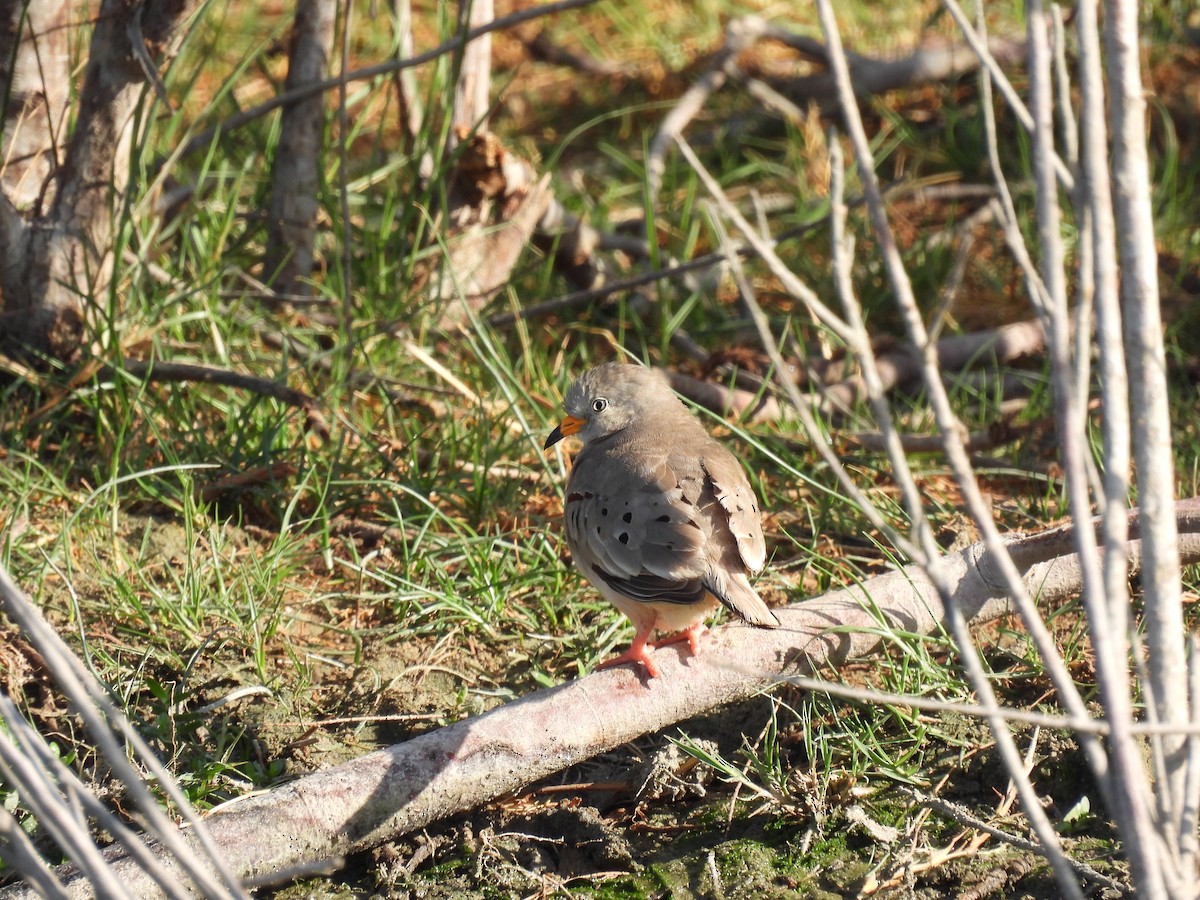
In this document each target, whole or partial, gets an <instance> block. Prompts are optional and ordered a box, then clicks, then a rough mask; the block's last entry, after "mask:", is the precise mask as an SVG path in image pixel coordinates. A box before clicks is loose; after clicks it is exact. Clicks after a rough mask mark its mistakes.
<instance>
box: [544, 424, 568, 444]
mask: <svg viewBox="0 0 1200 900" xmlns="http://www.w3.org/2000/svg"><path fill="white" fill-rule="evenodd" d="M562 439H563V433H562V426H561V425H559V426H558V427H557V428H555V429H554V430H553V431H552V432H550V436H549V437H547V438H546V443H544V444H542V449H543V450H549V449H550V448H551V447H553V446H554V445H555V444H557V443H558V442H559V441H561V440H562Z"/></svg>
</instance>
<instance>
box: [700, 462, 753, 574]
mask: <svg viewBox="0 0 1200 900" xmlns="http://www.w3.org/2000/svg"><path fill="white" fill-rule="evenodd" d="M700 464H701V466H702V467H703V468H704V471H705V473H706V474H707V476H708V481H709V483H710V484H711V485H712V488H713V491H714V492H715V493H716V495H717V503H718V504H719V505H720V507H721V509H722V510H724V513H725V527H726V528H727V529H728V531H729V533H730V534H731V535H732V536H733V539H734V542H735V543H736V545H737V550H738V554H739V555H740V556H741V559H742V562H743V563H744V564H745V566H746V568H747V569H749V570H750V571H751V572H759V571H762V567H763V566H764V565H765V564H766V562H767V544H766V541H764V540H763V532H762V516H761V515H760V514H759V511H758V499H757V498H756V497H755V496H754V489H753V488H752V487H750V482H749V481H747V480H746V473H745V472H744V471H743V470H742V466H741V463H739V462H738V461H737V459H736V458H735V457H734V456H733V454H732V453H729V452H728V451H726V450H725V448H724V447H720V446H717V445H714V446H713V448H712V449H711V450H709V451H707V452H705V454H704V456H702V457H701V461H700Z"/></svg>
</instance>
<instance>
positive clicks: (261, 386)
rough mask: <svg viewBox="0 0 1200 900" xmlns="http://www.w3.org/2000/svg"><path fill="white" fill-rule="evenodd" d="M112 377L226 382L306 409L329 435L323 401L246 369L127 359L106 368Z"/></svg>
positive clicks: (310, 423) (315, 425) (324, 434)
mask: <svg viewBox="0 0 1200 900" xmlns="http://www.w3.org/2000/svg"><path fill="white" fill-rule="evenodd" d="M106 371H107V374H108V376H109V377H115V376H117V375H119V374H120V373H122V372H124V373H127V374H129V375H133V376H134V377H136V378H145V379H147V380H148V381H173V382H201V383H205V384H223V385H225V386H226V387H235V388H240V389H242V390H248V391H253V392H254V393H256V394H261V395H263V396H264V397H271V398H273V399H275V400H279V401H282V402H283V403H286V404H288V405H289V406H296V407H299V408H300V409H302V410H304V412H305V415H306V416H307V418H308V427H309V428H311V429H312V430H313V431H314V432H316V433H317V434H319V435H320V436H321V437H324V438H327V437H329V423H328V422H326V421H325V417H324V415H323V414H322V413H321V409H320V404H319V403H318V402H317V401H316V400H315V399H313V398H312V397H310V396H309V395H308V394H306V393H304V392H303V391H299V390H296V389H295V388H292V387H288V386H287V385H286V384H280V383H279V382H278V381H271V380H270V379H269V378H261V377H259V376H257V375H250V374H247V373H245V372H232V371H230V370H229V369H218V368H216V367H214V366H201V365H196V364H194V363H172V362H158V361H155V360H140V359H127V360H125V361H124V362H123V363H122V364H121V367H120V368H119V369H116V368H109V369H107V370H106Z"/></svg>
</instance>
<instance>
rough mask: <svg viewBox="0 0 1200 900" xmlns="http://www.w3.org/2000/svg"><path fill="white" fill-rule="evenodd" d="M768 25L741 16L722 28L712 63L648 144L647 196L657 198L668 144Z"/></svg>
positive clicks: (676, 105) (720, 84)
mask: <svg viewBox="0 0 1200 900" xmlns="http://www.w3.org/2000/svg"><path fill="white" fill-rule="evenodd" d="M766 27H767V23H766V21H765V20H764V19H762V18H760V17H759V16H740V17H738V18H736V19H731V20H730V21H729V24H728V25H727V26H726V27H725V42H724V43H723V44H722V45H721V48H720V49H719V50H718V51H717V52H716V53H715V54H713V58H712V61H711V62H710V63H709V65H708V68H707V69H705V71H704V74H703V75H701V76H700V78H699V79H697V81H696V83H695V84H693V85H692V86H691V87H689V88H688V89H687V91H685V92H684V94H683V96H682V97H680V98H679V100H678V102H677V103H676V104H675V106H674V107H672V109H671V111H670V112H669V113H668V114H667V115H666V116H665V117H664V118H663V121H662V124H661V125H659V127H658V131H657V132H656V133H655V135H654V138H653V139H652V140H651V141H650V150H649V152H648V153H647V154H646V196H647V197H650V198H651V200H653V199H654V198H656V197H657V196H658V191H659V188H661V187H662V178H663V172H664V171H666V155H667V150H668V149H669V148H670V146H671V142H672V141H674V140H675V139H676V138H678V137H679V136H680V135H681V134H683V129H684V128H686V127H687V124H688V122H690V121H692V119H694V118H695V117H696V116H697V115H698V114H699V113H700V110H701V109H703V108H704V104H705V103H706V102H707V101H708V98H709V97H710V96H712V95H713V94H714V93H715V92H716V91H718V90H720V89H721V86H722V85H723V84H724V83H725V79H726V78H727V77H728V75H729V67H730V66H731V65H732V64H733V63H734V61H735V60H736V59H737V58H738V56H739V55H741V54H742V53H743V52H744V51H745V50H746V49H747V48H749V47H751V46H753V44H754V43H755V42H756V41H757V40H758V39H759V38H760V37H762V35H763V32H764V31H765V30H766Z"/></svg>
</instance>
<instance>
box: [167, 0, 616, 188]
mask: <svg viewBox="0 0 1200 900" xmlns="http://www.w3.org/2000/svg"><path fill="white" fill-rule="evenodd" d="M595 2H596V0H557V2H554V3H547V4H545V5H543V6H534V7H530V8H529V9H523V10H520V11H518V12H515V13H512V14H511V15H507V16H502V17H501V18H499V19H495V20H493V21H491V22H488V23H487V24H486V25H481V26H479V27H478V28H472V29H470V30H469V31H466V32H464V33H462V34H458V35H455V36H454V37H452V38H450V39H449V40H448V41H445V42H443V43H441V44H439V45H438V46H436V47H434V48H433V49H432V50H427V51H425V52H424V53H418V54H417V55H416V56H410V57H407V58H405V59H392V60H388V61H387V62H381V63H376V64H375V65H372V66H365V67H364V68H361V69H354V70H352V71H347V72H343V73H342V74H340V75H338V76H337V77H336V78H327V79H325V80H324V81H318V82H314V83H313V84H310V85H307V86H305V87H302V88H298V89H297V90H294V91H285V92H284V93H282V94H278V95H276V96H274V97H272V98H271V99H270V100H267V101H264V102H263V103H260V104H258V105H257V106H252V107H250V108H249V109H245V110H242V111H241V112H239V113H237V114H236V115H233V116H230V117H229V118H227V119H225V120H224V121H223V122H219V123H218V124H216V125H214V126H212V127H211V128H208V129H206V130H204V131H202V132H200V134H197V135H196V136H195V137H193V138H191V139H190V140H189V141H188V142H187V143H186V144H184V145H183V146H182V147H181V148H180V149H179V150H178V151H177V152H175V153H173V154H172V156H171V159H172V160H176V159H180V158H182V157H184V156H188V155H190V154H192V153H195V152H197V151H199V150H203V149H206V148H207V147H209V146H211V145H212V142H213V141H215V140H217V139H218V138H219V137H220V136H221V135H223V134H225V133H226V132H228V131H232V130H234V129H236V128H241V127H242V126H244V125H247V124H249V123H250V122H253V121H255V120H256V119H261V118H262V117H263V116H265V115H267V114H268V113H271V112H274V111H275V110H277V109H280V108H281V107H283V106H286V105H287V104H289V103H295V102H296V101H298V100H303V99H304V98H305V97H311V96H313V95H314V94H322V93H324V92H325V91H328V90H331V89H333V88H336V87H338V86H339V85H341V84H350V83H352V82H355V81H366V80H368V79H371V78H377V77H379V76H380V75H391V74H392V73H394V72H400V71H403V70H405V69H411V68H414V67H416V66H423V65H425V63H427V62H432V61H433V60H435V59H438V58H439V57H442V56H445V55H446V54H448V53H453V52H455V51H456V50H458V49H459V48H461V47H463V46H465V45H466V44H468V43H470V42H471V41H473V40H475V39H476V38H479V37H482V36H483V35H485V34H491V33H492V32H494V31H502V30H504V29H506V28H512V27H514V26H516V25H520V24H521V23H523V22H529V21H532V20H534V19H540V18H543V17H545V16H550V15H555V14H556V13H560V12H567V11H569V10H572V9H579V8H581V7H584V6H590V5H591V4H593V3H595ZM165 162H166V160H159V162H158V165H157V166H156V168H158V167H161V166H162V164H163V163H165Z"/></svg>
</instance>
